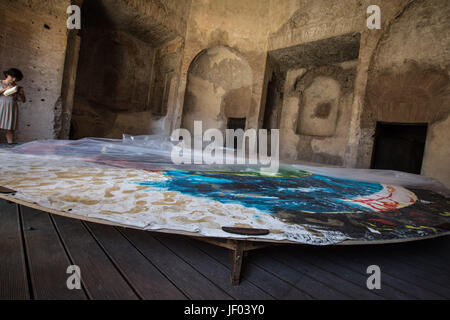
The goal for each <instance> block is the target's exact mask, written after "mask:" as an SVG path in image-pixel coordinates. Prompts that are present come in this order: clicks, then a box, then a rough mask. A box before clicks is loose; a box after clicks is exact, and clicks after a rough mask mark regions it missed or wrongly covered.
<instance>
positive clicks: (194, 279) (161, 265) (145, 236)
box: [121, 229, 232, 300]
mask: <svg viewBox="0 0 450 320" xmlns="http://www.w3.org/2000/svg"><path fill="white" fill-rule="evenodd" d="M121 230H122V232H123V233H124V234H125V235H126V236H127V238H128V239H129V240H130V241H131V242H132V243H133V245H134V246H135V247H136V248H138V249H139V250H140V252H141V253H142V254H143V255H145V256H146V257H147V259H149V260H150V261H151V262H152V263H153V264H154V265H155V266H157V267H158V269H159V270H162V271H163V272H164V274H165V275H166V277H168V278H169V279H170V280H171V281H172V282H173V283H174V284H175V285H176V286H177V288H179V289H180V290H182V291H183V293H184V294H185V295H187V296H188V297H189V298H190V299H211V300H220V299H223V300H231V299H232V297H231V296H230V295H228V294H227V293H225V292H224V291H223V290H221V289H220V288H219V287H217V286H216V285H215V284H214V282H211V281H210V280H209V279H207V278H206V277H205V276H203V275H202V274H201V273H199V272H198V271H197V270H195V269H194V268H193V267H192V266H191V265H189V264H188V263H186V262H185V261H184V260H183V259H181V258H180V257H178V256H176V255H175V254H174V253H173V252H172V251H171V250H170V249H169V248H167V247H166V246H164V245H163V244H161V243H160V242H159V241H158V240H156V239H155V238H153V236H152V234H151V233H150V232H141V231H137V230H131V229H121Z"/></svg>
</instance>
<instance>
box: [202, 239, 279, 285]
mask: <svg viewBox="0 0 450 320" xmlns="http://www.w3.org/2000/svg"><path fill="white" fill-rule="evenodd" d="M194 238H195V239H197V240H200V241H203V242H206V243H209V244H212V245H215V246H219V247H222V248H226V249H228V250H230V262H231V265H230V270H231V284H232V285H233V286H238V285H239V283H240V281H241V271H242V265H243V263H244V258H245V257H246V256H247V254H248V252H249V251H252V250H257V249H262V248H267V247H271V246H274V245H277V244H275V243H269V242H256V241H249V240H245V239H242V240H238V239H220V238H218V239H216V238H204V237H194Z"/></svg>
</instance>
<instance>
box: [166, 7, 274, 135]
mask: <svg viewBox="0 0 450 320" xmlns="http://www.w3.org/2000/svg"><path fill="white" fill-rule="evenodd" d="M268 5H269V0H247V1H239V0H227V1H217V0H193V1H192V5H191V13H190V17H189V21H188V28H187V33H186V44H185V49H184V57H183V62H182V69H181V77H182V78H181V83H180V90H179V91H178V95H177V106H176V110H175V113H174V122H173V124H172V128H178V127H181V126H182V124H183V125H184V124H185V123H182V115H183V107H184V100H185V97H186V88H187V86H188V84H187V82H188V72H189V69H190V65H191V63H192V62H193V61H194V59H195V58H196V57H197V56H198V55H199V54H200V53H201V52H202V51H204V50H207V49H209V48H214V47H220V46H225V47H229V48H231V49H232V50H234V51H235V52H237V53H238V54H239V55H241V56H242V57H243V59H245V60H246V61H247V62H248V64H249V65H250V68H251V71H252V85H251V87H252V88H251V106H250V111H249V113H248V114H249V118H248V119H247V128H257V127H258V121H259V111H260V110H259V108H260V105H261V97H262V95H263V85H264V76H265V65H266V58H267V34H268V23H267V21H268V20H269V10H268ZM211 85H214V83H211ZM245 94H246V93H244V95H245ZM205 119H206V118H205ZM192 120H194V119H192ZM195 120H204V119H195Z"/></svg>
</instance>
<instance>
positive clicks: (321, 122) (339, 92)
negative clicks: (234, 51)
mask: <svg viewBox="0 0 450 320" xmlns="http://www.w3.org/2000/svg"><path fill="white" fill-rule="evenodd" d="M360 40H361V35H360V34H359V33H354V34H346V35H342V36H338V37H333V38H328V39H324V40H319V41H314V42H309V43H304V44H300V45H297V46H293V47H289V48H284V49H279V50H275V51H273V52H270V53H269V55H270V56H271V59H272V60H275V61H276V63H277V65H278V68H279V69H280V70H281V71H282V72H287V71H289V70H299V69H304V70H305V72H302V73H301V75H300V76H298V78H297V79H294V80H295V81H293V83H294V87H293V88H288V90H289V91H290V95H291V96H295V97H297V98H298V118H297V125H296V128H295V133H296V134H298V135H303V136H312V137H333V136H335V135H336V132H337V130H338V121H339V119H340V117H341V116H342V115H343V114H344V113H345V115H344V116H346V115H347V113H348V110H349V107H350V106H348V104H349V103H350V104H351V97H352V94H353V87H354V80H355V75H356V65H357V63H356V61H357V59H358V57H359V48H360ZM344 120H345V118H344ZM345 121H346V120H345Z"/></svg>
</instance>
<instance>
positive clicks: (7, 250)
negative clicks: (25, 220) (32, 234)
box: [0, 200, 30, 300]
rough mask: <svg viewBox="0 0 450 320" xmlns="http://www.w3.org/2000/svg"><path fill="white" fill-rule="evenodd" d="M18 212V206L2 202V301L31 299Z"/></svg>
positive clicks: (0, 255)
mask: <svg viewBox="0 0 450 320" xmlns="http://www.w3.org/2000/svg"><path fill="white" fill-rule="evenodd" d="M17 210H18V207H17V205H15V204H12V203H8V202H6V201H4V200H0V300H10V299H18V300H26V299H29V298H30V294H29V289H30V288H28V280H27V266H26V264H25V257H24V252H23V243H22V233H21V226H20V221H19V215H18V214H17Z"/></svg>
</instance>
